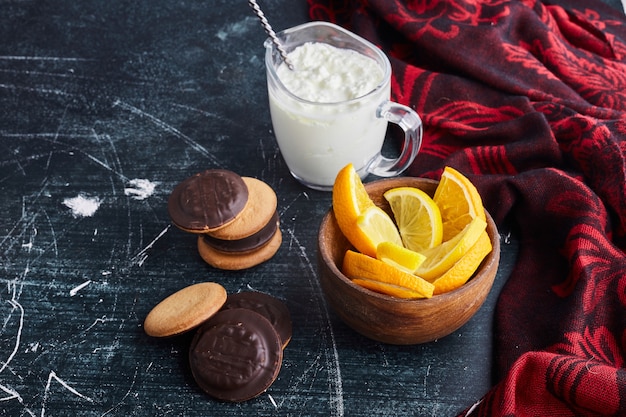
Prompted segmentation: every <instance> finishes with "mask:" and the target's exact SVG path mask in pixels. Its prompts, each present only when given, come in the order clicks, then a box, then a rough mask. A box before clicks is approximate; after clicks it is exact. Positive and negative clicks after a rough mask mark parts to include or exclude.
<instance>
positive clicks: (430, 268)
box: [415, 217, 487, 282]
mask: <svg viewBox="0 0 626 417" xmlns="http://www.w3.org/2000/svg"><path fill="white" fill-rule="evenodd" d="M486 228H487V222H485V221H484V220H483V219H481V218H479V217H476V218H475V219H473V220H472V221H471V222H470V223H469V224H468V225H467V226H465V228H464V229H463V230H462V231H461V232H460V233H458V234H457V235H456V236H455V237H453V238H452V239H450V240H448V241H447V242H444V243H442V244H441V245H439V246H435V247H434V248H431V249H427V250H425V251H424V252H422V254H423V255H426V260H425V261H424V263H422V265H420V267H419V268H417V271H415V273H416V274H417V275H419V276H420V277H422V278H424V279H426V280H428V281H430V282H433V281H434V280H435V279H437V278H439V277H440V276H441V275H443V274H444V273H445V272H446V271H447V270H449V269H450V268H452V266H453V265H454V264H455V263H456V262H457V261H458V260H459V259H461V257H463V255H465V254H466V253H467V252H468V251H469V250H470V248H471V247H472V246H474V244H475V243H476V242H477V241H478V238H479V237H480V236H481V234H482V233H483V231H485V229H486Z"/></svg>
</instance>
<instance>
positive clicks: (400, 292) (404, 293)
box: [352, 278, 424, 298]
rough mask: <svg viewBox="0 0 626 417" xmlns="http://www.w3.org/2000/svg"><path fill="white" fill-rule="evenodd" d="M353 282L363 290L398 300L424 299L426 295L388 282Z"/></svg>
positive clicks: (370, 280)
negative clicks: (390, 296)
mask: <svg viewBox="0 0 626 417" xmlns="http://www.w3.org/2000/svg"><path fill="white" fill-rule="evenodd" d="M352 282H354V283H355V284H358V285H360V286H361V287H363V288H367V289H368V290H371V291H375V292H378V293H381V294H386V295H392V296H394V297H398V298H424V295H423V294H422V293H421V292H419V291H415V290H412V289H410V288H406V287H402V286H400V285H394V284H389V283H387V282H380V281H375V280H373V279H365V278H355V279H353V280H352Z"/></svg>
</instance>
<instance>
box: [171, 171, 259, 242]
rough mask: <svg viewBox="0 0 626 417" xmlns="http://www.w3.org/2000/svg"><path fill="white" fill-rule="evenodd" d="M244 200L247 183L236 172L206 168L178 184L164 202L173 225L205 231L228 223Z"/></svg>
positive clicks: (194, 231) (188, 230)
mask: <svg viewBox="0 0 626 417" xmlns="http://www.w3.org/2000/svg"><path fill="white" fill-rule="evenodd" d="M247 203H248V187H247V185H246V183H245V182H244V180H243V179H242V178H241V177H240V176H239V175H238V174H236V173H234V172H232V171H228V170H225V169H209V170H206V171H203V172H200V173H198V174H196V175H194V176H192V177H190V178H187V179H186V180H184V181H182V182H181V183H180V184H178V185H177V186H176V187H175V188H174V190H173V191H172V194H171V195H170V197H169V199H168V202H167V210H168V212H169V215H170V217H171V219H172V221H173V222H174V224H175V225H176V226H178V227H179V228H180V229H182V230H184V231H186V232H191V233H207V232H211V231H215V230H218V229H219V228H221V227H224V226H226V225H228V224H229V223H231V222H232V221H233V220H235V218H236V217H237V216H238V215H239V214H240V213H241V211H242V210H243V209H244V207H245V206H246V204H247Z"/></svg>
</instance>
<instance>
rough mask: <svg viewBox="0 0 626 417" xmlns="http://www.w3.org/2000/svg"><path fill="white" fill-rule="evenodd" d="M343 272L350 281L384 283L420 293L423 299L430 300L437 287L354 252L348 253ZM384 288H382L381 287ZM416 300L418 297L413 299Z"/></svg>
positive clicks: (345, 257)
mask: <svg viewBox="0 0 626 417" xmlns="http://www.w3.org/2000/svg"><path fill="white" fill-rule="evenodd" d="M342 272H343V273H344V274H345V275H346V276H347V277H348V278H350V279H352V280H354V279H364V280H371V281H378V282H382V283H384V284H388V285H386V286H387V287H390V286H397V287H401V288H406V289H409V290H411V291H413V292H415V293H418V294H419V295H420V297H421V298H430V297H432V295H433V291H434V290H435V286H434V285H433V284H431V283H430V282H428V281H426V280H424V279H423V278H421V277H418V276H416V275H413V274H409V273H407V272H404V271H402V270H400V269H398V268H395V267H393V266H391V265H388V264H386V263H385V262H383V261H381V260H379V259H375V258H372V257H370V256H367V255H364V254H362V253H358V252H355V251H352V250H348V251H346V254H345V256H344V258H343V264H342ZM380 287H382V286H380ZM390 295H392V294H390ZM412 298H416V297H412Z"/></svg>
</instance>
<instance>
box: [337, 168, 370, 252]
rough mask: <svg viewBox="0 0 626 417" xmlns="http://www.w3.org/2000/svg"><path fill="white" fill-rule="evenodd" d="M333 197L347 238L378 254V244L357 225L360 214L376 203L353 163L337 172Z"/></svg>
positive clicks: (339, 221)
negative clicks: (373, 242) (372, 241)
mask: <svg viewBox="0 0 626 417" xmlns="http://www.w3.org/2000/svg"><path fill="white" fill-rule="evenodd" d="M332 198H333V213H334V214H335V219H336V220H337V225H338V226H339V229H340V230H341V232H342V233H343V234H344V236H345V237H346V239H348V241H349V242H350V243H351V244H352V245H353V246H354V247H355V248H356V249H357V250H359V251H360V252H363V253H366V254H368V255H370V256H376V246H372V244H371V240H370V239H369V238H368V236H367V235H365V234H364V232H362V231H361V229H359V228H357V227H356V222H357V219H358V218H359V216H361V215H362V214H363V213H364V212H365V211H366V210H367V209H368V208H370V207H375V204H374V202H373V201H372V200H371V198H370V196H369V195H368V194H367V191H366V190H365V187H364V186H363V182H361V178H360V177H359V176H358V174H357V173H356V170H355V169H354V166H353V165H352V164H348V165H346V166H345V167H344V168H342V169H341V170H340V171H339V173H338V174H337V177H336V178H335V182H334V184H333V195H332Z"/></svg>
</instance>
